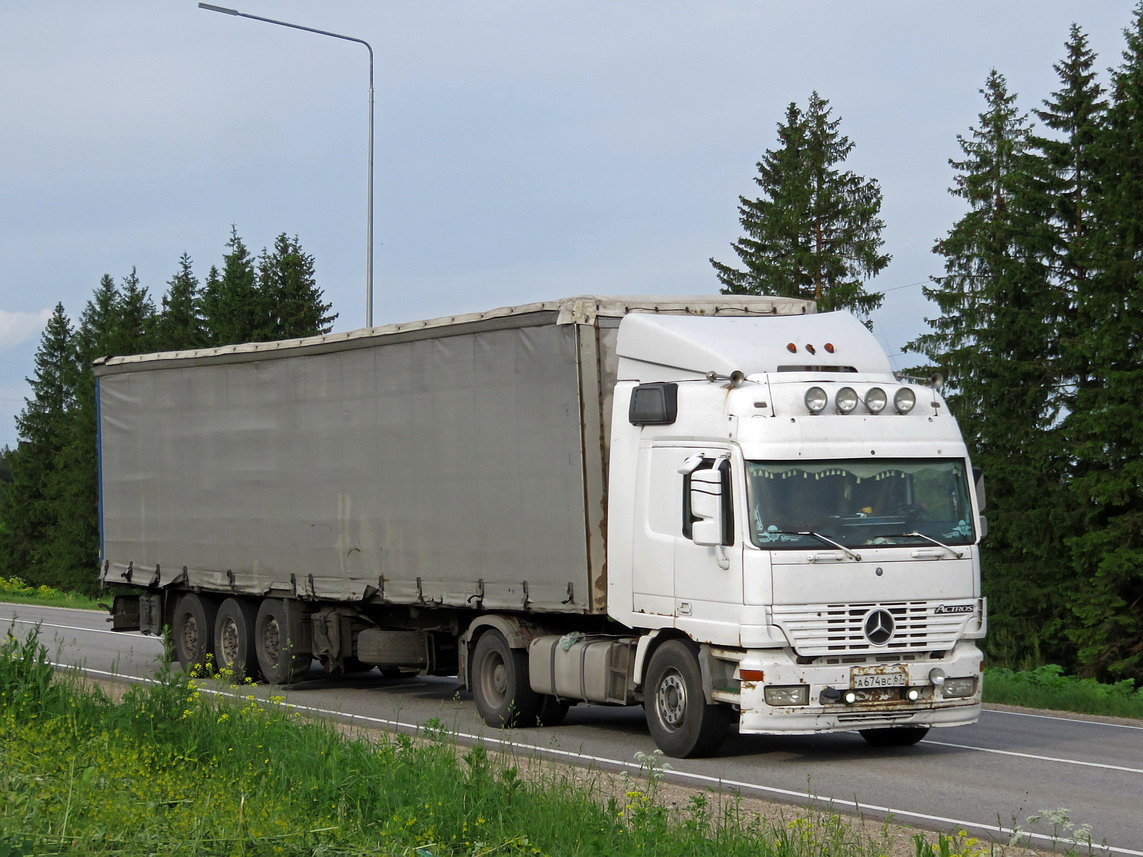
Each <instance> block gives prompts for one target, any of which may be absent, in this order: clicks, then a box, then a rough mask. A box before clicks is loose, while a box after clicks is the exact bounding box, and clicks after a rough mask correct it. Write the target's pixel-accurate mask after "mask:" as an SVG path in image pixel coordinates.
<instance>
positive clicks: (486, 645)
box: [472, 631, 540, 728]
mask: <svg viewBox="0 0 1143 857" xmlns="http://www.w3.org/2000/svg"><path fill="white" fill-rule="evenodd" d="M472 676H473V683H472V690H473V696H474V697H475V698H476V710H477V711H479V712H480V716H481V717H483V718H484V722H485V723H487V724H488V725H489V726H495V727H497V728H501V727H503V728H508V727H512V726H534V725H535V724H536V715H537V713H538V712H539V709H540V695H539V694H538V693H536V692H535V691H534V690H532V686H531V685H530V684H529V683H528V656H527V655H526V654H524V652H522V651H521V650H519V649H513V648H512V647H510V646H509V645H508V641H507V640H506V639H504V635H503V634H501V633H500V632H499V631H485V632H484V633H483V634H481V635H480V637H479V638H478V639H477V641H476V649H475V651H474V652H473V654H472Z"/></svg>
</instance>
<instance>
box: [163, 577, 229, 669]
mask: <svg viewBox="0 0 1143 857" xmlns="http://www.w3.org/2000/svg"><path fill="white" fill-rule="evenodd" d="M217 610H218V606H217V605H216V604H215V603H214V602H213V601H211V600H210V599H209V598H207V597H205V596H202V595H198V594H197V593H194V592H186V593H184V594H183V595H181V596H180V597H179V600H178V603H176V604H175V614H174V616H173V617H171V634H172V636H173V637H174V644H175V657H176V658H177V659H178V662H179V663H180V664H182V665H183V669H184V670H186V671H187V672H188V673H189V672H190V671H191V670H194V669H196V668H199V669H201V668H204V667H208V666H209V665H210V662H211V660H212V659H213V657H214V616H215V612H216V611H217Z"/></svg>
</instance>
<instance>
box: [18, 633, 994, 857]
mask: <svg viewBox="0 0 1143 857" xmlns="http://www.w3.org/2000/svg"><path fill="white" fill-rule="evenodd" d="M158 678H159V681H158V682H157V683H156V684H153V685H146V686H139V687H135V688H133V689H131V690H130V691H129V692H128V693H127V694H126V695H125V696H124V697H123V698H122V699H121V700H119V701H112V700H111V699H109V698H108V697H107V696H106V695H105V694H103V693H102V692H100V691H98V690H92V689H88V688H85V687H83V686H81V685H80V684H78V683H77V679H75V678H72V677H69V676H57V675H54V674H53V670H52V668H51V666H50V665H49V664H48V662H47V660H46V651H45V649H44V648H43V646H41V645H40V644H39V642H38V638H37V636H36V633H35V632H33V633H32V634H31V635H29V636H28V637H27V638H25V639H23V640H20V639H17V638H16V637H14V636H12V635H11V632H9V635H8V637H7V638H6V640H4V641H3V643H2V644H0V855H5V857H14V855H30V854H56V853H65V852H66V853H98V854H114V855H124V856H125V857H130V855H150V854H164V855H214V854H218V855H239V854H241V855H263V854H265V855H274V854H286V855H316V854H324V855H342V854H343V855H350V854H353V855H408V857H414V855H415V857H462V855H463V857H491V855H521V854H539V855H545V854H546V855H568V857H575V855H615V857H622V855H635V854H645V853H654V854H655V855H656V857H672V855H678V857H683V855H686V857H699V855H716V854H717V855H719V857H733V855H751V857H818V855H822V854H828V855H830V857H849V855H852V857H876V856H877V855H881V854H886V853H888V845H887V840H884V839H883V840H877V839H876V837H874V838H873V839H870V837H869V836H868V835H867V834H866V833H864V831H863V828H861V827H860V826H851V824H850V823H849V822H848V821H846V820H844V819H843V818H842V817H840V816H839V815H837V814H834V813H829V812H817V813H811V814H807V815H802V816H799V817H797V818H795V819H794V820H792V821H787V822H782V821H769V820H766V819H763V818H757V817H754V816H752V815H750V814H748V813H746V812H745V811H744V810H743V808H742V804H741V802H740V801H739V800H738V799H737V798H735V797H734V796H727V795H721V794H717V793H713V792H708V793H697V794H695V795H694V796H693V797H691V798H690V800H689V802H687V803H686V804H685V805H684V806H681V807H675V806H673V805H671V804H670V803H669V802H668V801H667V800H666V799H665V797H664V795H663V791H662V775H661V769H662V767H663V763H662V762H661V760H660V759H659V757H657V756H650V757H643V759H641V764H642V771H641V774H640V775H638V776H630V777H628V778H626V779H625V780H619V781H618V784H617V783H616V781H615V780H614V779H608V778H607V777H605V776H604V775H602V774H598V773H593V772H590V771H582V770H572V769H567V768H556V767H550V766H543V765H541V764H539V763H533V762H528V761H526V760H525V761H521V760H519V759H512V758H509V757H491V756H489V755H488V753H487V752H486V751H485V750H484V749H482V748H480V747H474V748H463V747H460V748H458V747H456V746H455V745H453V744H452V743H450V742H449V740H448V736H447V734H446V733H445V732H444V730H443V729H442V728H441V727H440V725H439V724H434V725H430V726H427V727H425V728H424V730H423V733H422V735H421V736H420V737H419V738H416V739H414V738H411V737H409V736H401V735H382V736H381V737H375V738H374V739H373V740H365V739H353V738H350V737H346V736H345V735H343V734H342V733H339V732H338V731H336V730H335V729H334V728H333V727H332V726H330V725H328V724H324V723H320V722H309V721H306V720H303V719H302V718H300V717H299V716H297V715H296V714H293V713H291V712H290V711H289V710H288V709H286V708H285V707H284V706H281V705H280V704H276V703H277V702H280V701H276V700H271V701H270V702H269V703H264V702H261V701H259V700H256V699H255V698H254V697H253V696H252V695H250V696H243V691H242V690H241V689H239V690H238V695H237V696H236V697H231V696H224V697H219V696H215V695H211V694H207V693H204V690H205V688H204V686H203V685H202V684H201V683H200V682H199V681H198V680H196V679H195V678H193V677H188V676H185V675H184V674H182V673H181V672H180V671H178V670H174V669H171V668H170V667H165V668H164V669H163V670H162V671H161V673H160V675H159V676H158ZM521 766H523V767H521ZM882 835H883V836H886V837H887V835H888V834H887V833H886V832H884V831H883V833H882ZM930 839H931V840H932V843H935V848H934V844H930V842H929V840H930ZM912 841H913V844H914V846H915V849H916V854H917V856H918V857H929V855H934V854H936V855H940V857H978V855H981V854H984V853H987V850H988V848H987V847H986V846H982V845H981V844H980V843H978V842H976V841H975V840H971V839H968V838H967V837H966V836H965V835H963V834H961V835H959V836H953V837H946V836H937V835H932V836H929V837H928V838H926V837H925V836H922V835H917V836H915V837H914V838H913V840H912ZM909 850H910V851H912V850H913V847H912V846H910V848H909Z"/></svg>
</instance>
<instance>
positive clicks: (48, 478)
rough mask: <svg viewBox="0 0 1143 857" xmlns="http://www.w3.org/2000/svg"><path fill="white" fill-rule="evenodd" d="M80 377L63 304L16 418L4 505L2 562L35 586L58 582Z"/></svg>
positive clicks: (46, 334)
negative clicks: (64, 464) (56, 560)
mask: <svg viewBox="0 0 1143 857" xmlns="http://www.w3.org/2000/svg"><path fill="white" fill-rule="evenodd" d="M78 377H79V373H78V367H77V363H76V350H75V332H74V330H73V328H72V324H71V321H70V320H69V319H68V317H67V315H66V314H65V312H64V308H63V305H62V304H57V305H56V308H55V311H54V312H53V313H52V316H51V318H50V319H49V320H48V323H47V325H46V327H45V328H44V332H43V335H42V336H41V339H40V346H39V348H38V349H37V351H36V355H35V371H34V374H33V376H32V377H31V378H29V379H28V383H29V384H30V385H31V397H30V398H29V399H27V400H26V404H25V407H24V410H23V411H22V412H21V413H20V415H19V416H18V417H17V418H16V430H17V432H18V434H19V444H18V446H17V448H16V450H14V451H12V452H11V454H10V456H9V460H10V465H11V468H12V483H11V484H10V485H9V486H8V489H7V500H8V502H6V503H5V504H4V505H3V507H0V515H2V517H3V526H0V561H2V562H3V564H4V567H5V568H6V570H7V571H8V573H9V574H14V575H18V576H20V577H22V578H24V579H25V580H26V581H27V582H29V583H32V584H34V585H40V584H54V583H55V582H56V576H55V573H54V572H55V571H56V569H55V568H54V567H53V563H52V550H51V546H52V544H53V542H54V539H55V538H56V537H58V532H59V528H60V524H61V516H62V515H63V514H64V512H63V511H62V510H61V508H60V504H59V496H60V493H61V490H62V485H61V474H60V473H59V472H58V467H59V464H60V458H61V455H62V452H63V450H64V448H65V447H66V445H67V444H68V442H69V441H70V434H69V428H70V416H71V414H72V413H73V411H74V409H75V397H76V386H77V383H78ZM93 573H94V572H93Z"/></svg>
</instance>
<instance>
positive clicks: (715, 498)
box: [690, 470, 723, 547]
mask: <svg viewBox="0 0 1143 857" xmlns="http://www.w3.org/2000/svg"><path fill="white" fill-rule="evenodd" d="M690 499H691V514H692V515H694V517H696V518H698V520H697V521H695V522H694V523H693V524H691V539H692V540H693V541H694V543H695V544H696V545H702V546H703V547H715V546H717V545H721V544H722V532H723V521H722V473H721V472H720V471H718V470H696V471H694V472H693V473H691V497H690Z"/></svg>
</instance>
